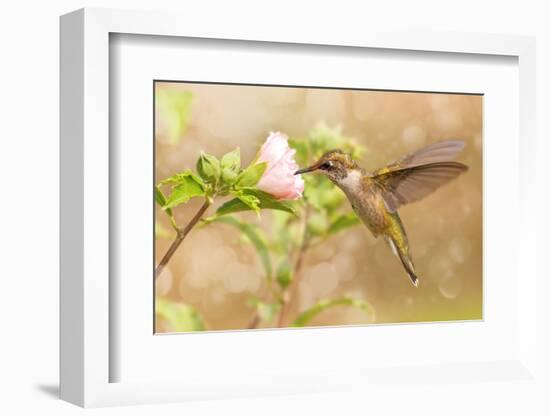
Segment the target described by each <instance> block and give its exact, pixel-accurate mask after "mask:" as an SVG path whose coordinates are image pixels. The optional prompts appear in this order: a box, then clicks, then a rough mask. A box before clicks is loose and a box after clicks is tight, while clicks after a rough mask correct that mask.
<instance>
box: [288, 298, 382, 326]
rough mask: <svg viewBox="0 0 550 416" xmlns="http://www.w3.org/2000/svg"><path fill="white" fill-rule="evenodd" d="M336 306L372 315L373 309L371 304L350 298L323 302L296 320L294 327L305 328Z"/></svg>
mask: <svg viewBox="0 0 550 416" xmlns="http://www.w3.org/2000/svg"><path fill="white" fill-rule="evenodd" d="M335 306H351V307H354V308H359V309H361V310H363V311H364V312H365V313H366V314H368V315H372V314H373V309H372V307H371V306H370V304H369V303H367V302H365V301H364V300H360V299H354V298H349V297H344V298H339V299H327V300H322V301H320V302H318V303H316V304H315V305H314V306H312V307H311V308H309V309H307V310H306V311H304V312H302V313H301V314H300V315H298V317H297V318H296V320H295V321H294V322H293V323H292V326H305V325H307V324H308V323H309V322H310V321H311V320H312V319H313V318H314V317H316V316H317V315H318V314H319V313H321V312H323V311H324V310H326V309H328V308H333V307H335Z"/></svg>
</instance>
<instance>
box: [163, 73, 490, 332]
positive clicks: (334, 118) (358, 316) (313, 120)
mask: <svg viewBox="0 0 550 416" xmlns="http://www.w3.org/2000/svg"><path fill="white" fill-rule="evenodd" d="M157 88H158V89H177V90H181V91H190V92H192V93H193V102H192V107H191V112H190V119H189V124H188V127H187V129H186V131H185V132H184V134H183V136H182V138H181V141H180V142H179V143H178V144H173V143H171V142H170V140H169V138H168V133H167V129H166V123H165V117H164V115H163V114H161V112H160V111H159V110H158V108H157V114H156V121H157V123H156V124H157V132H156V141H155V145H156V177H157V180H161V179H163V178H164V177H166V176H169V175H171V174H173V173H175V172H177V171H180V170H183V169H186V168H193V169H194V164H195V161H196V159H197V156H198V154H199V152H200V150H204V151H206V152H208V153H212V154H214V155H217V156H221V155H222V154H224V153H225V152H227V151H229V150H232V149H233V148H235V147H237V146H240V148H241V155H242V160H243V164H247V163H248V162H249V161H250V160H251V159H252V157H253V156H254V154H255V152H256V151H257V149H258V146H259V145H260V144H261V143H262V142H263V140H264V139H265V138H266V137H267V135H268V133H269V132H270V131H273V130H280V131H283V132H285V133H287V134H288V135H289V136H291V137H292V136H300V137H304V136H305V135H307V132H308V131H309V130H310V129H311V128H312V127H313V126H315V125H316V124H317V123H319V122H324V123H326V124H327V125H328V126H337V125H340V126H341V127H342V131H343V133H344V134H345V135H347V136H352V137H354V138H356V140H357V141H358V142H359V143H361V144H362V145H364V146H365V147H366V148H367V152H366V155H365V157H364V159H363V160H362V161H361V164H362V165H363V167H365V168H366V169H375V168H377V167H381V166H383V165H384V164H386V163H387V162H390V161H392V160H394V159H397V158H399V157H401V156H402V155H403V154H405V153H407V152H410V151H414V150H416V149H418V148H420V147H422V146H423V145H426V144H429V143H432V142H434V141H438V140H443V139H450V138H454V139H461V140H464V141H466V142H467V146H466V149H465V151H464V152H463V153H462V154H461V156H460V157H459V159H458V160H459V161H461V162H463V163H466V164H467V165H468V166H469V167H470V170H469V171H468V172H467V173H466V174H465V175H463V176H461V177H460V178H459V179H457V180H455V181H454V182H451V183H450V184H448V185H446V186H445V187H443V188H441V189H439V190H438V191H436V192H435V193H434V194H432V195H431V196H429V197H427V198H426V199H424V200H422V201H420V202H417V203H415V204H412V205H409V206H406V207H404V208H402V209H401V210H400V214H401V217H402V220H403V222H404V225H405V227H406V230H407V232H408V236H409V240H410V244H411V249H412V254H413V258H414V261H415V264H416V268H417V272H418V275H419V276H420V279H421V284H420V286H419V288H418V289H417V288H414V287H413V286H412V285H411V284H410V282H409V279H408V278H407V276H406V274H405V272H404V271H403V270H402V266H401V264H400V263H399V260H398V259H397V258H395V257H394V256H393V254H392V253H391V251H390V250H389V248H388V246H387V245H386V244H385V242H384V241H383V240H382V239H378V240H376V239H375V238H374V237H373V236H372V235H371V234H370V233H369V231H368V230H367V229H366V228H364V227H363V226H357V227H355V228H353V229H351V230H350V231H347V232H343V233H342V234H339V235H337V236H334V237H332V238H331V239H330V240H328V241H327V242H326V243H324V244H322V245H320V246H319V247H318V248H315V249H312V250H311V251H310V252H309V253H308V255H307V257H306V259H305V267H304V269H303V272H302V273H303V275H302V278H301V282H300V296H299V302H296V303H297V304H298V305H297V307H298V308H299V309H300V310H303V309H305V308H307V307H309V306H311V305H312V304H314V303H315V302H316V301H318V300H320V299H324V298H327V297H337V296H340V295H352V296H354V297H360V298H364V299H366V300H367V301H369V302H370V303H371V304H372V305H373V307H374V308H375V311H376V314H375V317H374V318H373V317H367V316H366V315H365V314H364V313H363V312H361V311H360V310H356V309H353V308H348V307H338V308H333V309H331V310H327V311H325V312H323V313H322V314H320V315H319V316H318V317H317V318H315V320H314V321H313V322H312V323H313V324H314V325H334V324H360V323H369V322H376V323H386V322H407V321H432V320H454V319H479V318H481V316H482V102H483V98H482V97H481V96H473V95H451V94H428V93H403V92H380V91H350V90H328V89H307V88H278V87H256V86H230V85H200V84H186V83H158V84H157ZM199 204H200V201H191V202H190V203H189V204H187V205H186V206H180V207H178V208H176V209H175V216H176V218H177V220H178V222H179V223H186V220H187V219H188V218H190V216H191V215H193V213H194V212H195V211H196V210H197V209H198V206H199ZM248 218H250V220H251V221H255V220H256V219H255V216H254V215H252V216H249V217H248ZM157 220H158V221H160V223H161V224H162V225H163V226H165V228H167V229H168V228H169V225H168V222H167V221H166V218H165V215H164V214H163V213H162V212H161V211H160V210H159V209H158V208H157ZM262 221H264V222H269V221H271V215H270V214H269V213H268V214H262ZM169 243H170V240H169V239H165V238H157V244H156V258H157V261H158V259H159V258H160V256H162V255H163V254H164V252H165V251H166V249H167V248H168V245H169ZM262 276H263V273H262V268H261V265H260V264H259V261H258V259H257V256H256V254H255V252H254V250H253V248H252V247H250V245H247V244H243V243H242V242H240V241H239V234H238V233H237V232H236V231H235V230H234V229H232V228H230V227H228V226H226V225H222V224H219V225H213V226H209V227H206V228H204V229H195V230H193V231H192V232H191V234H190V235H189V236H188V237H187V239H186V240H185V241H184V243H183V245H182V247H181V248H180V250H179V251H178V252H177V253H176V255H175V256H174V258H173V259H172V260H171V262H170V264H169V265H168V270H166V272H165V273H163V275H162V276H161V277H160V278H159V280H158V282H157V286H156V291H157V295H159V296H163V297H166V298H169V299H172V300H174V301H182V302H185V303H187V304H190V305H193V306H195V307H196V308H197V309H198V310H199V311H200V312H201V313H202V315H203V317H204V319H205V321H206V323H207V326H208V327H209V328H210V329H236V328H244V327H246V325H247V324H248V322H249V320H250V318H251V316H252V314H253V310H252V309H251V307H250V306H247V299H248V298H249V297H250V295H251V294H255V293H258V292H259V291H260V290H261V289H262V287H263V285H264V284H265V282H264V281H263V277H262ZM296 312H297V310H295V311H293V313H294V314H295V313H296ZM157 330H158V331H161V332H162V331H163V330H166V328H165V327H163V325H162V323H159V325H158V326H157Z"/></svg>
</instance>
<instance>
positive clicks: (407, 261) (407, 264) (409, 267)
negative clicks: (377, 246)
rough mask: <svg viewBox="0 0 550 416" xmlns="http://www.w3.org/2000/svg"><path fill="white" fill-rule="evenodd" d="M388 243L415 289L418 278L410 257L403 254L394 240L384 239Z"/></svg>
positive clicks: (390, 238)
mask: <svg viewBox="0 0 550 416" xmlns="http://www.w3.org/2000/svg"><path fill="white" fill-rule="evenodd" d="M386 240H387V241H388V244H389V245H390V247H391V249H392V251H393V254H395V255H396V256H397V257H399V260H401V263H402V264H403V267H404V268H405V271H406V272H407V274H408V275H409V278H410V279H411V282H412V284H413V285H414V286H415V287H418V282H419V279H418V276H417V275H416V271H415V270H414V264H413V262H412V259H411V258H410V256H409V255H408V254H407V253H405V251H404V250H403V249H402V248H400V247H399V245H398V244H397V243H396V242H395V241H394V239H393V238H392V237H390V236H388V237H387V239H386Z"/></svg>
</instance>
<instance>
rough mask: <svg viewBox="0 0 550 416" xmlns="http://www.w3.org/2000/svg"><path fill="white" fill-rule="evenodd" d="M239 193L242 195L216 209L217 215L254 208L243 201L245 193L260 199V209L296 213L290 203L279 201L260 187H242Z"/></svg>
mask: <svg viewBox="0 0 550 416" xmlns="http://www.w3.org/2000/svg"><path fill="white" fill-rule="evenodd" d="M237 195H240V196H239V197H237V198H235V199H231V200H229V201H227V202H226V203H224V204H223V205H221V206H220V207H219V208H218V209H217V211H216V216H221V215H227V214H233V213H235V212H241V211H250V210H253V209H254V208H251V206H250V205H249V204H248V203H247V201H243V196H244V195H249V196H252V197H254V198H256V199H257V200H258V207H259V209H260V210H261V209H274V210H278V211H284V212H288V213H289V214H294V209H293V208H292V206H291V205H290V204H289V203H287V202H284V201H278V200H276V199H275V198H273V196H271V195H270V194H268V193H267V192H263V191H260V190H259V189H242V190H240V192H238V193H237Z"/></svg>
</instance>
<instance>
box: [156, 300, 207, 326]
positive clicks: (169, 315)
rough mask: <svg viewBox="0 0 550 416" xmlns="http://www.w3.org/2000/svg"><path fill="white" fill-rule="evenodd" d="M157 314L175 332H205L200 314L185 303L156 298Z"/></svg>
mask: <svg viewBox="0 0 550 416" xmlns="http://www.w3.org/2000/svg"><path fill="white" fill-rule="evenodd" d="M155 312H156V314H157V316H158V317H160V318H161V319H164V320H165V321H166V322H167V323H168V325H170V328H171V330H172V331H173V332H189V331H204V330H206V327H205V325H204V322H203V319H202V317H201V315H200V314H199V312H198V311H197V310H196V309H195V308H193V307H192V306H190V305H187V304H185V303H175V302H171V301H169V300H167V299H162V298H156V301H155Z"/></svg>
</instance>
